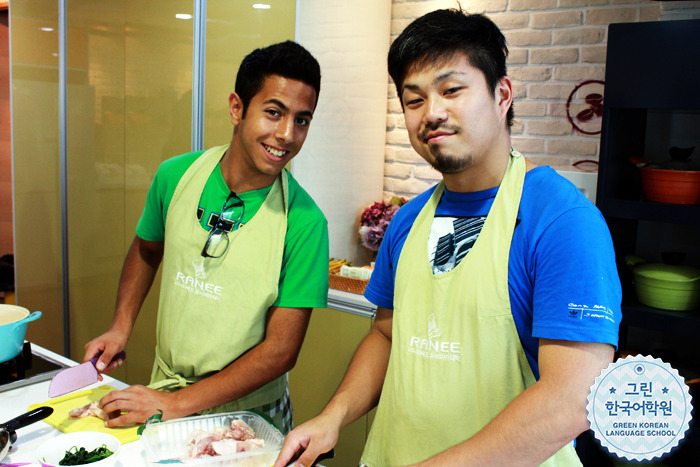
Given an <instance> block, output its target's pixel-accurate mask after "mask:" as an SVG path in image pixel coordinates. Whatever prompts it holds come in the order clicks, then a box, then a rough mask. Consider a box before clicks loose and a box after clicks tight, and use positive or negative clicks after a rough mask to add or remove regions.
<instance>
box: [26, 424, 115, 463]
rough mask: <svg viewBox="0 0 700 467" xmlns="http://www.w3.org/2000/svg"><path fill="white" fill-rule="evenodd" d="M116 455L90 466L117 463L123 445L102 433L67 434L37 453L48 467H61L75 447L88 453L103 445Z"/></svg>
mask: <svg viewBox="0 0 700 467" xmlns="http://www.w3.org/2000/svg"><path fill="white" fill-rule="evenodd" d="M103 444H104V445H106V446H107V449H109V450H110V451H112V452H113V453H114V454H112V455H111V456H109V457H107V458H105V459H102V460H99V461H96V462H90V463H88V464H82V465H89V466H90V467H113V466H114V465H115V464H116V463H117V456H119V450H120V449H121V447H122V443H121V442H119V439H117V438H116V437H114V436H112V435H110V434H107V433H100V432H98V431H79V432H76V433H66V434H63V435H60V436H57V437H55V438H51V439H50V440H48V441H46V442H45V443H44V444H42V445H41V446H40V447H39V449H38V450H37V451H36V457H37V459H38V460H39V462H41V463H42V464H43V465H45V466H48V467H60V466H59V462H61V459H63V457H64V456H65V455H66V451H68V450H69V449H71V448H72V447H73V446H76V447H78V448H81V447H84V448H85V449H86V450H87V451H92V450H93V449H96V448H98V447H100V446H102V445H103Z"/></svg>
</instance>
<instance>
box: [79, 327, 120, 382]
mask: <svg viewBox="0 0 700 467" xmlns="http://www.w3.org/2000/svg"><path fill="white" fill-rule="evenodd" d="M127 339H128V336H125V335H124V334H123V333H120V332H118V331H115V330H109V331H107V332H106V333H104V334H102V335H101V336H99V337H96V338H95V339H93V340H91V341H90V342H88V343H87V344H85V355H84V356H83V363H85V362H87V361H90V360H91V359H92V358H93V357H96V356H97V355H100V353H101V354H102V355H100V358H99V359H98V360H97V364H96V365H95V366H96V368H97V371H98V372H99V373H111V372H112V371H114V370H115V369H116V368H117V367H118V366H119V365H121V364H122V361H123V360H122V359H117V360H115V361H113V362H112V358H114V356H115V355H116V354H117V353H119V352H120V351H122V350H124V347H126V341H127ZM110 362H111V363H110ZM98 377H99V379H100V381H102V375H101V374H99V376H98Z"/></svg>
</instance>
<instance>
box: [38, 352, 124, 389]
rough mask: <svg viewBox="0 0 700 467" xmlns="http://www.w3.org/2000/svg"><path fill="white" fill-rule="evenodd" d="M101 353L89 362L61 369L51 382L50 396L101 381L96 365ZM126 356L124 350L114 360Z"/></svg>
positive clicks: (122, 358)
mask: <svg viewBox="0 0 700 467" xmlns="http://www.w3.org/2000/svg"><path fill="white" fill-rule="evenodd" d="M100 355H102V354H101V353H100V354H98V355H97V356H95V357H93V358H92V359H91V360H90V361H89V362H85V363H81V364H80V365H76V366H74V367H70V368H66V369H65V370H61V371H59V372H58V373H57V374H56V376H54V377H53V379H52V380H51V383H50V384H49V397H50V398H52V399H53V398H54V397H58V396H62V395H64V394H68V393H69V392H71V391H75V390H76V389H80V388H84V387H85V386H89V385H90V384H92V383H96V382H97V381H99V376H98V374H97V368H95V365H97V360H98V359H99V358H100ZM125 358H126V352H124V351H123V350H122V351H121V352H119V353H118V354H116V355H115V356H114V357H112V362H113V361H115V360H119V359H121V360H124V359H125ZM110 363H111V362H110Z"/></svg>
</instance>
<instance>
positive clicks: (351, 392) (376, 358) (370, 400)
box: [321, 308, 392, 428]
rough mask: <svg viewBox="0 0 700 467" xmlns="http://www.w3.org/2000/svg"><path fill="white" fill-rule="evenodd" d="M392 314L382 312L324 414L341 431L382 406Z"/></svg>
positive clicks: (322, 413) (360, 346) (381, 309)
mask: <svg viewBox="0 0 700 467" xmlns="http://www.w3.org/2000/svg"><path fill="white" fill-rule="evenodd" d="M391 313H392V312H391V310H385V309H383V308H379V309H378V310H377V317H376V319H375V323H374V326H373V327H372V330H371V331H370V333H369V334H368V335H367V336H366V337H365V338H364V339H363V341H362V342H361V343H360V345H359V347H358V348H357V351H356V352H355V355H354V356H353V358H352V360H351V362H350V366H349V367H348V371H347V372H346V374H345V377H344V378H343V381H342V382H341V383H340V386H339V387H338V390H337V391H336V392H335V394H334V395H333V397H332V398H331V400H330V402H329V403H328V405H327V406H326V408H325V409H323V411H322V412H321V415H323V416H329V417H332V418H333V419H335V420H336V421H337V423H338V424H339V428H342V427H345V426H347V425H349V424H350V423H352V422H354V421H355V420H357V419H358V418H360V417H361V416H363V415H364V414H366V413H367V412H369V411H370V410H372V408H374V407H375V406H376V405H377V403H378V402H379V396H380V394H381V392H382V386H383V385H384V379H385V377H386V370H387V366H388V365H389V354H390V352H391Z"/></svg>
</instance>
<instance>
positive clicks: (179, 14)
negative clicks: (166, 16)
mask: <svg viewBox="0 0 700 467" xmlns="http://www.w3.org/2000/svg"><path fill="white" fill-rule="evenodd" d="M175 17H176V18H177V19H192V15H188V14H187V13H178V14H176V15H175Z"/></svg>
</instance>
